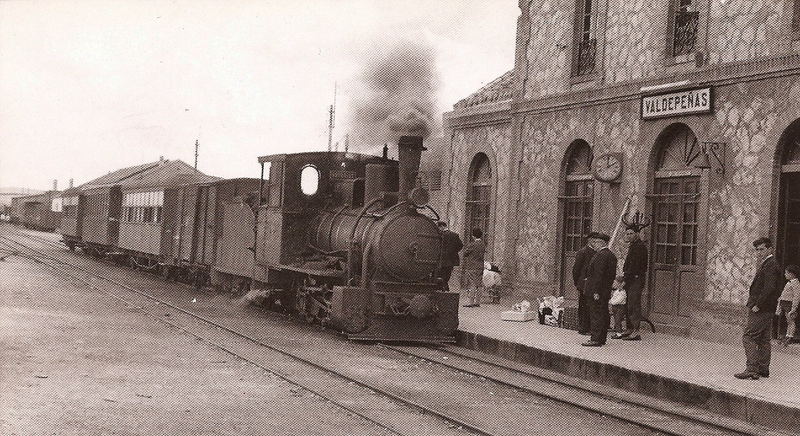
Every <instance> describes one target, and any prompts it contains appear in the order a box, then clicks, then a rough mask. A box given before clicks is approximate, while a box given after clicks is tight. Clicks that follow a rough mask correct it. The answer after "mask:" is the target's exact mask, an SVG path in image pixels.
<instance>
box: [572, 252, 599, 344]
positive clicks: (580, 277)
mask: <svg viewBox="0 0 800 436" xmlns="http://www.w3.org/2000/svg"><path fill="white" fill-rule="evenodd" d="M594 254H595V251H594V249H593V248H592V246H591V245H590V244H588V243H587V244H586V246H585V247H583V248H581V249H580V250H578V252H577V253H575V264H574V265H573V266H572V281H573V282H574V283H575V289H577V290H578V333H580V334H582V335H588V334H589V328H590V325H589V307H591V301H590V298H589V296H588V295H587V294H586V293H585V292H583V291H584V288H585V287H586V268H587V267H588V266H589V261H590V260H592V256H594Z"/></svg>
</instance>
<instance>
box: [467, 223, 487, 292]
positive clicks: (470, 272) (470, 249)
mask: <svg viewBox="0 0 800 436" xmlns="http://www.w3.org/2000/svg"><path fill="white" fill-rule="evenodd" d="M481 238H483V231H482V230H481V229H479V228H474V229H472V241H470V242H469V243H468V244H467V245H466V247H464V262H463V265H462V270H463V273H464V281H465V285H466V289H465V290H466V292H467V295H468V296H469V303H467V304H465V305H464V307H478V306H480V305H481V291H482V290H483V256H484V254H485V253H486V244H485V243H484V242H483V240H482V239H481Z"/></svg>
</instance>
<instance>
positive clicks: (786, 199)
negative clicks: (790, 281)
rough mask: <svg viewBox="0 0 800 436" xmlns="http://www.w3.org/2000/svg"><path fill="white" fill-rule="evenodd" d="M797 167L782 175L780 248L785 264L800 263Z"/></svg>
mask: <svg viewBox="0 0 800 436" xmlns="http://www.w3.org/2000/svg"><path fill="white" fill-rule="evenodd" d="M797 169H798V171H797V172H784V173H783V175H782V177H781V185H782V186H781V187H782V189H781V190H782V191H783V195H782V196H781V197H782V204H781V210H780V214H781V217H780V218H781V219H780V223H779V225H778V238H779V241H778V249H779V250H780V252H779V258H780V259H781V260H782V261H783V264H784V265H788V264H795V265H800V168H797Z"/></svg>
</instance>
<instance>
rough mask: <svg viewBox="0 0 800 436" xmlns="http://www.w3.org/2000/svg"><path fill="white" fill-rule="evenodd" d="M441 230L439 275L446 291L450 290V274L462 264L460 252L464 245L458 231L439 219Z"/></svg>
mask: <svg viewBox="0 0 800 436" xmlns="http://www.w3.org/2000/svg"><path fill="white" fill-rule="evenodd" d="M436 224H437V225H438V226H439V231H440V232H442V245H443V247H442V251H443V253H442V268H441V269H440V270H439V277H440V278H441V279H442V287H443V290H444V291H445V292H450V276H452V275H453V267H454V266H458V265H459V264H461V260H460V259H459V257H458V252H459V251H461V249H462V248H463V247H464V243H463V242H461V238H460V237H459V236H458V234H457V233H456V232H452V231H450V230H449V229H448V228H447V223H446V222H444V221H439V222H438V223H436Z"/></svg>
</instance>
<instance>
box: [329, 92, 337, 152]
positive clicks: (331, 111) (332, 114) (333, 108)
mask: <svg viewBox="0 0 800 436" xmlns="http://www.w3.org/2000/svg"><path fill="white" fill-rule="evenodd" d="M335 124H336V82H333V104H332V105H331V106H330V109H329V110H328V151H331V150H332V148H331V146H332V145H333V127H334V125H335Z"/></svg>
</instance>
